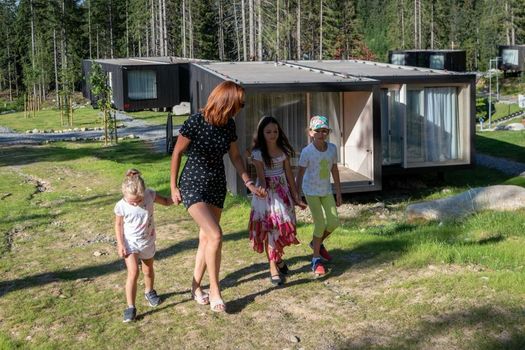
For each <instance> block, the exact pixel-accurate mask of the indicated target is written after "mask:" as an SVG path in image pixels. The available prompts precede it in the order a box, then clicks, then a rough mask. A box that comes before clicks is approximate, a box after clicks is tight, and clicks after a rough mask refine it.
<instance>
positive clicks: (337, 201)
mask: <svg viewBox="0 0 525 350" xmlns="http://www.w3.org/2000/svg"><path fill="white" fill-rule="evenodd" d="M341 204H343V197H342V196H341V193H337V194H336V195H335V206H336V207H340V206H341Z"/></svg>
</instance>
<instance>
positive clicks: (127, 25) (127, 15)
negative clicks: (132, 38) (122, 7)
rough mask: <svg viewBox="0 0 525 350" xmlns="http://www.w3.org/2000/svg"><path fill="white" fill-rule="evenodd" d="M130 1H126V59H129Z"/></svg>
mask: <svg viewBox="0 0 525 350" xmlns="http://www.w3.org/2000/svg"><path fill="white" fill-rule="evenodd" d="M128 3H129V2H128V0H126V57H129V23H128V22H129V21H128V18H129V11H128Z"/></svg>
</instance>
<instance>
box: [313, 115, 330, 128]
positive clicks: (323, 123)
mask: <svg viewBox="0 0 525 350" xmlns="http://www.w3.org/2000/svg"><path fill="white" fill-rule="evenodd" d="M310 129H311V130H318V129H330V127H329V126H328V118H327V117H325V116H322V115H314V116H313V117H312V118H311V119H310Z"/></svg>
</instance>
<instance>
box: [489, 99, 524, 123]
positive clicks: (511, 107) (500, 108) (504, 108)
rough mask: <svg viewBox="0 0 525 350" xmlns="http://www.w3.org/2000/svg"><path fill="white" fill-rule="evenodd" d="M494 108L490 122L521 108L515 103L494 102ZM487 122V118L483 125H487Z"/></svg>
mask: <svg viewBox="0 0 525 350" xmlns="http://www.w3.org/2000/svg"><path fill="white" fill-rule="evenodd" d="M495 108H496V111H495V112H494V114H492V122H495V121H498V119H501V118H503V117H506V116H508V115H509V114H512V113H514V112H518V111H520V110H521V108H520V107H519V106H518V104H517V103H511V104H508V103H496V104H495ZM487 123H488V120H486V121H485V125H488V124H487Z"/></svg>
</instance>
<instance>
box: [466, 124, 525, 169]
mask: <svg viewBox="0 0 525 350" xmlns="http://www.w3.org/2000/svg"><path fill="white" fill-rule="evenodd" d="M486 134H487V135H491V136H494V137H500V139H497V138H492V137H487V136H483V135H480V134H476V138H475V141H476V151H477V152H479V153H483V154H487V155H491V156H493V157H500V158H506V159H509V160H513V161H516V162H521V163H525V152H523V147H520V146H519V145H516V144H514V143H512V142H513V141H514V142H515V141H516V140H519V139H521V143H522V144H523V141H524V140H525V133H524V132H516V131H510V132H509V131H493V132H490V133H489V132H487V133H486ZM505 139H508V140H509V141H510V142H507V141H505Z"/></svg>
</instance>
